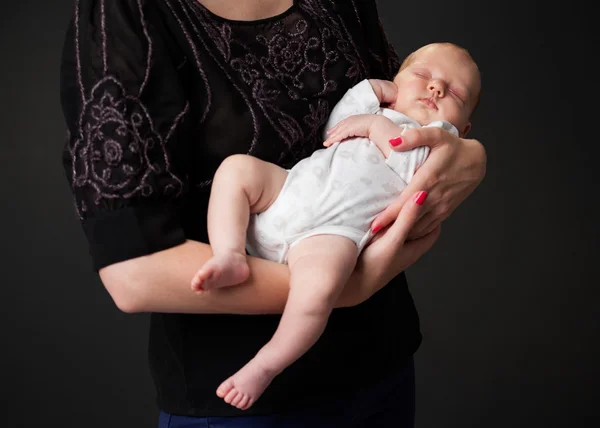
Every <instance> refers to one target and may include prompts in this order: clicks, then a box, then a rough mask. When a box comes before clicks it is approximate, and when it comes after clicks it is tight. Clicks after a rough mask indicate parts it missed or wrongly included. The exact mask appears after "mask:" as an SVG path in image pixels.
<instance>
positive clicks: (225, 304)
mask: <svg viewBox="0 0 600 428" xmlns="http://www.w3.org/2000/svg"><path fill="white" fill-rule="evenodd" d="M211 256H212V251H211V248H210V246H209V245H207V244H204V243H201V242H197V241H186V242H185V243H184V244H181V245H179V246H177V247H173V248H170V249H167V250H164V251H160V252H157V253H153V254H150V255H148V256H143V257H139V258H136V259H132V260H127V261H125V262H121V263H116V264H114V265H111V266H107V267H105V268H103V269H101V270H100V278H101V279H102V282H103V283H104V285H105V287H106V289H107V290H108V292H109V293H110V295H111V296H112V298H113V300H114V301H115V303H116V304H117V306H118V307H119V308H120V309H121V310H123V311H125V312H129V313H135V312H166V313H226V314H266V313H275V314H280V313H282V312H283V308H284V307H285V303H286V300H287V296H288V292H289V277H290V272H289V269H288V267H287V265H283V264H280V263H275V262H271V261H268V260H263V259H259V258H255V257H248V263H249V265H250V277H249V278H248V280H247V281H246V282H244V283H243V284H240V285H235V286H232V287H226V288H222V289H216V290H211V291H208V292H204V293H200V294H197V293H195V292H193V291H192V289H191V287H190V282H191V279H192V277H193V276H194V274H195V273H196V271H197V270H198V268H199V267H200V266H202V264H203V263H204V262H206V261H207V260H208V259H209V258H210V257H211ZM364 279H365V275H362V273H361V272H360V270H359V269H357V271H356V272H355V273H354V274H353V275H352V277H351V279H350V281H349V283H348V285H347V286H346V287H345V289H344V292H343V293H342V295H341V296H340V298H339V300H338V305H337V306H338V307H344V306H353V305H356V304H358V303H360V302H361V301H362V300H364V299H365V298H366V295H367V292H366V290H365V288H366V285H365V284H363V281H364Z"/></svg>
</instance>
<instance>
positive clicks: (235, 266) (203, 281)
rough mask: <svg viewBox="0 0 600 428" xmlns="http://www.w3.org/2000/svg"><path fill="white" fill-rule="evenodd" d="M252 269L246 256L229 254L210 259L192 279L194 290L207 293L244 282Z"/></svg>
mask: <svg viewBox="0 0 600 428" xmlns="http://www.w3.org/2000/svg"><path fill="white" fill-rule="evenodd" d="M249 275H250V268H249V267H248V262H247V261H246V256H245V255H244V254H240V253H236V252H233V251H232V252H229V253H223V254H217V255H215V256H213V257H212V258H211V259H209V260H208V261H207V262H206V263H204V266H202V267H201V268H200V270H199V271H198V272H197V273H196V275H195V276H194V278H193V279H192V290H194V291H206V290H211V289H213V288H220V287H228V286H230V285H236V284H239V283H241V282H244V281H245V280H246V279H248V276H249Z"/></svg>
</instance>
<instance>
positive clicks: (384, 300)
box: [61, 0, 421, 416]
mask: <svg viewBox="0 0 600 428" xmlns="http://www.w3.org/2000/svg"><path fill="white" fill-rule="evenodd" d="M74 4H75V8H74V15H73V20H72V22H71V24H70V26H69V29H68V31H67V33H66V38H65V44H64V52H63V58H62V70H61V97H62V106H63V111H64V115H65V119H66V123H67V127H68V131H69V132H68V136H67V143H66V144H65V146H64V151H63V164H64V168H65V172H66V176H67V179H68V182H69V185H70V188H71V191H72V193H73V201H74V206H75V209H76V212H77V215H78V217H79V218H80V220H81V223H82V226H83V231H84V232H85V234H86V237H87V240H88V243H89V247H90V253H91V258H92V260H93V263H94V267H95V269H101V268H102V267H103V266H107V265H109V264H112V263H116V262H119V261H123V260H127V259H131V258H134V257H139V256H143V255H146V254H151V253H153V252H155V251H159V250H161V249H165V248H170V247H173V246H175V245H177V244H180V243H182V242H184V240H185V239H189V240H196V241H202V242H208V236H207V230H206V212H207V207H208V199H209V193H210V184H211V180H212V177H213V175H214V173H215V171H216V169H217V167H218V166H219V164H220V163H221V162H222V161H223V159H225V158H226V157H227V156H229V155H232V154H236V153H247V154H251V155H253V156H256V157H258V158H260V159H263V160H265V161H269V162H274V163H276V164H278V165H280V166H282V167H284V168H291V167H292V166H293V165H294V164H296V163H297V162H298V161H299V160H301V159H303V158H305V157H308V156H310V155H311V154H312V153H313V152H314V151H315V150H317V149H319V148H321V147H322V137H321V136H322V132H323V128H324V126H325V123H326V121H327V119H328V117H329V115H330V113H331V110H332V109H333V107H334V106H335V104H336V103H337V102H338V101H339V100H340V99H341V98H342V96H343V95H344V93H345V92H346V91H347V90H348V89H349V88H351V87H352V86H353V85H355V84H357V83H358V82H360V81H361V80H362V79H365V78H379V79H390V78H391V77H392V76H393V73H394V72H395V71H396V70H397V69H398V67H399V62H398V58H397V55H396V54H395V52H394V50H393V49H392V47H391V46H390V45H389V44H388V42H387V40H386V38H385V36H384V34H383V32H382V31H381V30H380V24H379V20H378V15H377V9H376V3H375V1H374V0H355V1H350V0H349V1H335V2H333V1H329V0H297V1H296V2H295V4H294V5H293V6H292V8H290V9H289V10H288V11H287V12H285V13H283V14H281V15H280V16H276V17H273V18H271V19H265V20H261V21H256V22H247V23H240V22H234V21H228V20H225V19H222V18H218V17H216V16H214V15H213V14H211V13H210V12H209V11H208V10H207V9H205V8H204V7H203V6H201V5H200V4H199V3H198V2H197V1H196V0H119V1H112V0H110V1H109V0H76V1H75V2H74ZM190 299H193V294H190ZM90 303H91V302H90ZM279 318H280V317H279V316H275V315H265V316H236V315H190V314H158V313H155V314H152V315H151V317H150V334H149V350H148V351H149V362H150V371H151V373H152V377H153V380H154V384H155V386H156V392H157V403H158V406H159V407H160V408H161V409H162V410H164V411H167V412H170V413H175V414H180V415H189V416H232V415H237V414H246V415H247V414H268V413H273V412H277V411H281V410H283V409H286V408H299V407H301V406H303V405H306V404H310V403H318V402H326V401H327V400H330V399H332V397H336V396H338V395H339V394H343V393H345V392H351V391H355V390H358V389H360V388H362V387H364V386H365V385H368V384H371V383H373V382H376V381H378V380H379V379H382V378H383V377H385V376H387V375H388V373H390V372H391V371H392V370H393V369H394V368H395V367H397V365H398V364H399V362H400V361H404V360H405V359H406V358H407V357H408V356H410V355H412V354H413V352H414V351H415V350H416V349H417V347H418V345H419V343H420V340H421V335H420V332H419V324H418V317H417V313H416V310H415V307H414V305H413V301H412V299H411V296H410V294H409V292H408V287H407V284H406V279H405V277H404V275H400V276H398V277H397V278H396V279H395V280H393V281H392V282H391V283H390V284H389V285H387V286H386V287H385V288H384V289H382V290H381V291H380V292H379V293H377V294H375V295H374V296H373V297H371V298H370V299H369V300H368V301H367V302H365V303H363V304H361V305H359V306H356V307H353V308H348V309H341V310H335V311H334V312H333V314H332V316H331V317H330V320H329V323H328V326H327V329H326V331H325V333H324V334H323V336H322V337H321V339H320V340H319V342H318V343H317V344H316V345H315V346H314V347H313V348H312V349H311V350H310V351H309V352H308V353H307V354H305V355H304V356H303V357H302V358H301V359H300V360H299V361H297V362H296V363H295V364H293V365H292V366H291V367H290V368H288V369H286V370H285V372H284V373H282V374H281V375H280V376H278V377H277V379H275V381H274V382H273V383H272V384H271V385H270V386H269V388H268V390H267V391H266V392H265V394H264V395H263V396H262V397H261V399H260V400H259V402H257V403H256V404H255V405H253V406H252V408H251V409H250V410H248V411H246V412H243V413H242V412H241V411H239V410H237V409H235V408H233V407H232V406H230V405H228V404H226V403H224V402H223V400H221V399H219V398H218V397H217V396H216V394H215V390H216V388H217V386H218V385H219V384H220V383H221V382H222V381H223V380H224V379H226V378H227V377H229V376H230V375H231V374H233V373H234V372H235V371H236V370H237V368H239V367H240V366H242V365H243V364H244V363H245V362H246V361H248V360H249V359H250V358H251V357H252V356H253V355H254V354H255V353H256V351H258V349H259V348H260V347H261V346H262V345H263V344H264V343H265V342H266V341H267V340H268V339H269V338H270V337H271V336H272V334H273V332H274V331H275V329H276V327H277V324H278V321H279ZM140 363H141V362H140Z"/></svg>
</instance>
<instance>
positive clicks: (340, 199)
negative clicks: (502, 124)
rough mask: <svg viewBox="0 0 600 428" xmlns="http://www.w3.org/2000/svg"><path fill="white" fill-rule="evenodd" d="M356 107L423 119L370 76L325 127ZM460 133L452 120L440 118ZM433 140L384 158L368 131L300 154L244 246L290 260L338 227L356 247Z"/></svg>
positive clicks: (406, 125) (399, 121) (400, 121)
mask: <svg viewBox="0 0 600 428" xmlns="http://www.w3.org/2000/svg"><path fill="white" fill-rule="evenodd" d="M353 114H381V115H384V116H386V117H387V118H389V119H390V120H391V121H392V122H394V123H395V124H396V125H398V126H401V127H402V128H403V131H402V132H404V130H406V129H413V128H420V127H421V125H419V123H418V122H416V121H415V120H413V119H411V118H409V117H408V116H406V115H404V114H402V113H399V112H396V111H394V110H390V109H384V108H380V107H379V101H378V99H377V96H376V95H375V92H373V89H372V87H371V84H370V83H369V81H368V80H366V79H365V80H363V81H362V82H360V83H359V84H358V85H356V86H355V87H353V88H351V89H350V90H349V91H348V92H347V93H346V94H345V95H344V97H342V99H341V101H340V102H339V103H338V104H337V105H336V106H335V108H334V109H333V112H332V114H331V116H332V117H331V119H330V120H329V121H328V122H327V125H326V130H327V129H329V128H331V127H332V126H334V125H335V124H336V123H338V122H339V121H340V120H343V119H345V118H347V117H348V116H350V115H353ZM427 126H434V127H440V128H443V129H446V130H448V131H449V132H452V133H453V134H455V135H457V136H458V130H457V129H456V128H455V127H454V126H452V124H450V123H449V122H445V121H435V122H432V123H430V124H428V125H427ZM428 153H429V147H426V146H425V147H418V148H416V149H414V150H409V151H406V152H395V151H392V152H391V153H390V155H389V157H388V158H387V159H386V158H385V157H384V156H383V154H382V153H381V151H380V150H379V149H378V148H377V146H376V145H375V144H374V143H373V142H371V141H369V139H367V138H349V139H347V140H345V141H344V142H343V143H335V144H333V145H332V146H330V147H328V148H326V149H320V150H317V151H316V152H314V153H313V154H312V155H311V156H310V157H309V158H306V159H303V160H301V161H300V162H299V163H298V164H296V165H295V166H294V167H293V168H292V169H291V170H290V171H289V172H288V177H287V179H286V181H285V183H284V185H283V188H282V189H281V192H280V194H279V196H278V197H277V199H276V200H275V201H274V202H273V204H272V205H271V206H270V207H269V208H268V209H267V210H266V211H264V212H262V213H259V214H255V215H252V216H251V217H250V224H249V227H248V234H247V244H246V248H247V250H248V253H249V254H250V255H253V256H257V257H262V258H265V259H268V260H273V261H277V262H279V263H287V255H288V251H289V250H290V249H291V248H292V247H293V246H294V245H296V244H297V243H298V242H300V241H302V240H303V239H306V238H309V237H311V236H314V235H340V236H343V237H346V238H348V239H350V240H352V241H354V243H355V244H356V246H357V247H358V254H360V252H362V250H363V249H364V247H365V245H366V244H367V243H368V242H369V240H370V239H371V238H372V237H373V234H372V233H371V223H372V222H373V220H374V219H375V217H377V215H378V214H379V213H380V212H381V211H383V210H384V209H385V208H386V207H387V206H388V205H390V204H391V203H392V202H393V201H394V200H395V199H396V198H397V197H398V195H399V194H400V193H401V192H402V191H403V190H404V189H405V188H406V186H407V185H408V183H409V182H410V180H411V179H412V177H413V175H414V173H415V171H416V170H417V169H418V168H419V167H420V166H421V165H422V164H423V162H425V159H426V158H427V155H428Z"/></svg>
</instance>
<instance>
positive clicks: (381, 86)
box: [369, 79, 398, 108]
mask: <svg viewBox="0 0 600 428" xmlns="http://www.w3.org/2000/svg"><path fill="white" fill-rule="evenodd" d="M369 83H370V84H371V88H373V92H375V96H377V99H378V100H379V104H380V105H381V104H386V105H387V106H388V107H389V108H393V107H394V104H396V98H397V97H398V87H397V86H396V84H395V83H394V82H390V81H389V80H380V79H369Z"/></svg>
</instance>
